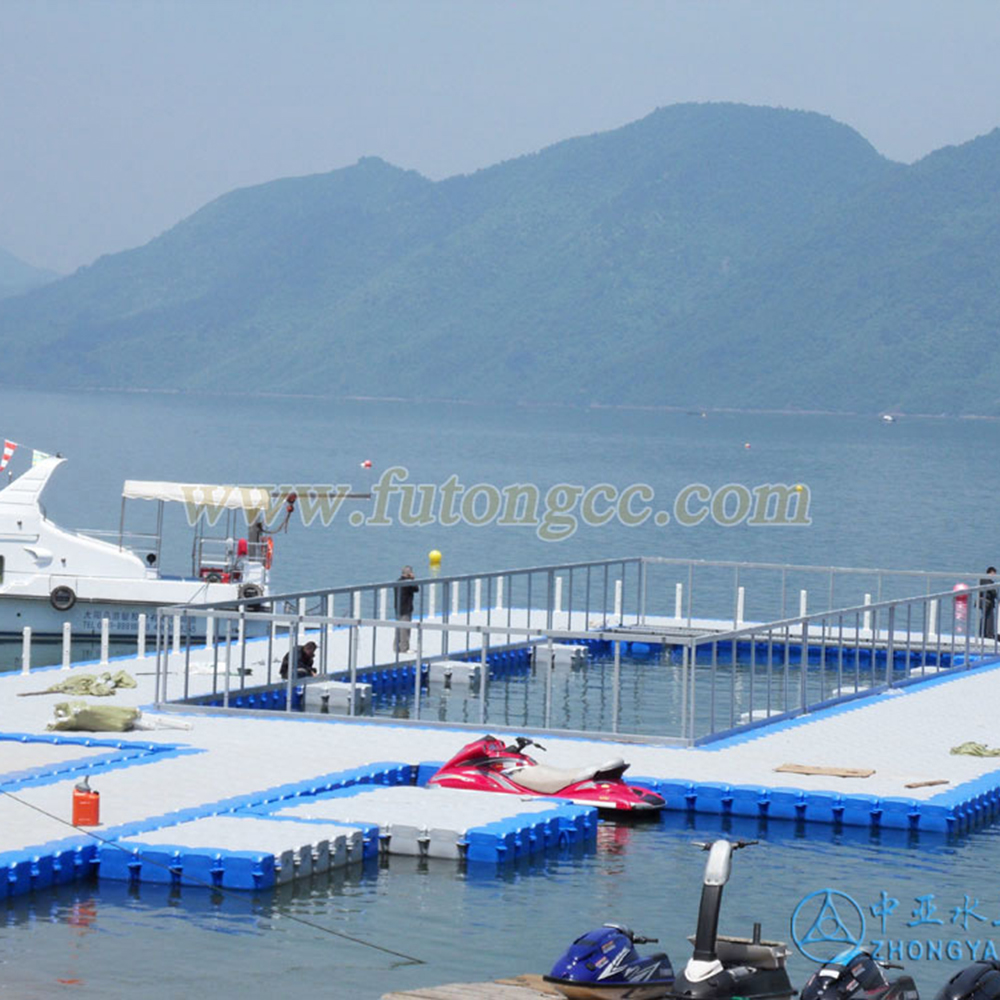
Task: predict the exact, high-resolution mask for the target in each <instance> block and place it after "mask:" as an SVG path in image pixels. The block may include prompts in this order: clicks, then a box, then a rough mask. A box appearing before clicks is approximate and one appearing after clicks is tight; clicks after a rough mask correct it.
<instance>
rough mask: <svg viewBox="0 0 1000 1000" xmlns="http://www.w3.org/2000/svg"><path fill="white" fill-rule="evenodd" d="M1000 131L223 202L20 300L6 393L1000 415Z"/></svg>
mask: <svg viewBox="0 0 1000 1000" xmlns="http://www.w3.org/2000/svg"><path fill="white" fill-rule="evenodd" d="M998 223H1000V131H994V132H993V133H991V134H990V135H987V136H983V137H981V138H980V139H977V140H974V141H973V142H971V143H967V144H965V145H963V146H960V147H951V148H948V149H943V150H939V151H937V152H936V153H933V154H931V155H930V156H928V157H926V158H925V159H923V160H921V161H920V162H918V163H916V164H913V165H912V166H904V165H901V164H897V163H893V162H890V161H888V160H886V159H884V158H883V157H881V156H880V155H879V154H878V153H877V152H876V151H875V150H874V149H873V148H872V146H871V145H870V144H869V143H868V142H866V141H865V140H864V139H863V138H862V137H861V136H860V135H858V134H857V133H856V132H854V131H853V130H852V129H850V128H848V127H847V126H845V125H842V124H839V123H837V122H835V121H833V120H832V119H830V118H826V117H824V116H821V115H818V114H814V113H810V112H799V111H785V110H779V109H773V108H760V107H747V106H743V105H730V104H709V105H674V106H671V107H667V108H662V109H660V110H658V111H656V112H654V113H653V114H651V115H649V116H647V117H646V118H644V119H642V120H640V121H638V122H634V123H632V124H630V125H627V126H625V127H623V128H620V129H616V130H614V131H611V132H605V133H598V134H595V135H590V136H584V137H580V138H577V139H569V140H566V141H564V142H560V143H557V144H556V145H554V146H550V147H549V148H547V149H544V150H542V151H541V152H539V153H536V154H533V155H530V156H524V157H520V158H518V159H515V160H511V161H508V162H505V163H501V164H497V165H496V166H493V167H490V168H487V169H485V170H481V171H478V172H476V173H474V174H471V175H466V176H459V177H453V178H449V179H447V180H444V181H439V182H432V181H430V180H427V179H426V178H423V177H421V176H420V175H418V174H416V173H414V172H413V171H406V170H401V169H399V168H397V167H393V166H391V165H389V164H387V163H385V162H383V161H381V160H379V159H377V158H366V159H362V160H361V161H359V162H358V163H357V164H356V165H354V166H352V167H348V168H345V169H342V170H335V171H332V172H330V173H327V174H321V175H316V176H312V177H303V178H288V179H283V180H278V181H273V182H271V183H268V184H264V185H260V186H258V187H253V188H247V189H242V190H238V191H233V192H230V193H229V194H227V195H225V196H223V197H221V198H219V199H217V200H215V201H213V202H212V203H210V204H208V205H206V206H205V207H204V208H202V209H201V210H199V211H198V212H196V213H195V214H194V215H192V216H190V217H189V218H187V219H185V220H184V221H182V222H180V223H179V224H178V225H176V226H175V227H174V228H173V229H171V230H169V231H168V232H166V233H164V234H163V235H162V236H160V237H158V238H157V239H155V240H153V241H151V242H150V243H148V244H147V245H146V246H144V247H140V248H138V249H136V250H131V251H127V252H125V253H119V254H115V255H113V256H108V257H103V258H101V259H100V260H99V261H97V262H96V263H94V264H93V265H92V266H90V267H87V268H83V269H81V270H80V271H78V272H77V273H76V274H74V275H72V276H70V277H68V278H64V279H62V280H60V281H56V282H54V283H52V284H50V285H47V286H45V287H42V288H40V289H37V290H36V291H34V292H31V293H30V294H28V295H22V296H20V297H18V298H15V299H10V300H7V301H4V302H0V339H2V341H3V343H4V350H5V355H6V357H7V364H6V365H5V373H4V376H3V377H4V380H5V381H8V382H9V381H11V380H16V381H18V382H20V383H22V384H31V383H32V382H33V381H36V380H40V379H44V380H45V381H46V384H47V385H49V386H53V385H62V386H73V387H84V386H116V385H117V386H121V387H131V386H133V385H135V386H139V387H162V388H188V389H212V388H217V387H218V386H219V384H220V379H223V378H224V377H225V376H224V374H223V373H225V372H228V371H232V370H233V366H234V364H235V365H238V364H239V363H240V362H245V363H247V364H248V366H249V367H247V368H245V369H244V370H250V371H253V370H259V369H257V368H256V367H255V365H254V363H255V362H259V361H261V360H264V359H266V360H267V364H266V365H265V366H264V370H263V373H262V376H261V378H260V380H259V383H258V384H256V385H254V386H250V387H248V388H250V389H251V390H253V389H259V390H261V391H285V392H310V393H317V392H318V393H328V394H330V395H368V396H408V397H425V398H426V397H437V398H452V399H455V398H460V399H481V400H509V401H517V400H521V399H531V400H538V399H552V400H559V399H564V400H568V401H572V402H584V403H586V402H595V403H640V404H643V405H656V404H661V405H669V406H698V407H702V406H711V405H725V406H740V407H747V408H766V409H769V408H793V409H795V408H798V409H830V410H861V411H868V412H876V411H879V410H885V409H899V410H911V411H920V412H979V413H1000V379H998V378H997V376H998V375H1000V372H998V371H997V367H998V365H1000V355H998V351H997V348H996V346H995V341H996V339H997V338H996V333H997V330H998V326H1000V304H998V301H997V292H996V289H997V288H1000V281H998V279H1000V273H998V270H1000V225H998Z"/></svg>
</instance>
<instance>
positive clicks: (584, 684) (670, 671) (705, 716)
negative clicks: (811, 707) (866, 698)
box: [373, 644, 902, 737]
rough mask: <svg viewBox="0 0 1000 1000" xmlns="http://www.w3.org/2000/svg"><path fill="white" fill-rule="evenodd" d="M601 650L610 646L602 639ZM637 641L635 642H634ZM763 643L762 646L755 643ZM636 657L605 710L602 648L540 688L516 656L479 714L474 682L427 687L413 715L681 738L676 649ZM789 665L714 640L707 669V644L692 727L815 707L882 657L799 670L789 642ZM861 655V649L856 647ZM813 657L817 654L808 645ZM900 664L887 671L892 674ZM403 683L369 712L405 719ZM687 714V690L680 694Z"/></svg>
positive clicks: (869, 673) (606, 672)
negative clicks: (515, 663)
mask: <svg viewBox="0 0 1000 1000" xmlns="http://www.w3.org/2000/svg"><path fill="white" fill-rule="evenodd" d="M604 645H607V646H610V644H604ZM637 645H638V644H637ZM758 645H763V644H758ZM642 649H643V652H642V653H641V654H639V655H637V654H636V653H634V652H633V654H632V655H623V656H621V659H620V664H619V668H618V669H619V681H618V690H619V697H618V705H617V717H616V715H615V709H616V706H615V697H614V691H615V661H614V657H613V655H612V654H611V653H610V652H609V651H608V650H607V649H604V650H602V651H601V652H599V654H598V655H596V656H591V657H590V658H589V659H588V660H586V661H585V662H584V663H583V664H582V665H579V666H570V665H569V664H568V663H560V664H557V666H556V667H555V669H554V671H553V677H552V683H551V707H550V709H549V712H548V714H547V713H546V706H547V704H548V703H549V685H548V680H547V676H546V671H545V669H544V668H539V667H538V666H536V665H534V664H531V663H529V662H526V663H525V664H524V665H523V666H520V667H516V668H514V669H512V670H510V671H509V672H504V673H503V674H502V675H501V676H497V677H494V676H493V675H492V674H491V679H490V683H489V684H488V685H487V690H486V705H485V711H482V710H481V705H480V693H479V688H478V686H476V685H473V686H472V687H471V688H470V686H469V685H468V684H465V683H462V682H456V683H455V684H454V685H453V686H452V687H451V689H450V690H449V689H446V688H445V687H444V686H443V685H441V684H439V683H435V684H432V685H430V686H429V687H428V686H426V685H425V687H424V690H423V691H422V693H421V699H420V711H419V717H420V718H421V719H423V720H426V721H438V722H462V723H472V724H479V723H480V722H482V724H484V725H487V726H490V725H492V726H511V727H515V728H516V727H533V728H549V727H551V728H555V729H570V730H580V731H584V732H605V733H611V732H617V733H623V734H629V735H635V736H656V737H663V736H676V737H680V736H682V735H683V732H684V729H683V726H684V697H685V685H684V672H685V671H684V668H683V667H682V665H681V650H680V649H679V648H678V647H673V648H671V647H666V648H665V647H659V646H657V647H652V648H647V647H642ZM789 652H790V656H789V660H790V662H789V663H787V664H786V663H785V662H784V652H783V647H780V646H779V645H774V646H773V647H772V649H771V650H770V653H771V661H770V663H769V662H768V658H767V650H766V648H765V649H764V650H763V651H761V650H759V649H758V650H755V651H754V653H753V655H752V656H751V652H750V650H749V648H741V649H739V650H737V655H736V657H735V659H734V657H733V656H732V653H731V651H730V649H729V646H728V645H726V644H720V645H719V647H718V650H717V654H716V664H715V666H714V667H713V665H712V663H711V660H712V651H711V647H710V646H708V645H704V646H701V647H699V651H698V653H699V655H698V662H697V664H696V669H695V685H696V690H695V693H694V714H695V732H696V734H697V735H699V736H701V735H705V734H707V733H711V732H718V731H720V730H725V729H729V728H731V727H733V726H736V725H739V724H741V723H747V722H749V721H751V719H753V720H759V719H761V718H766V717H768V716H769V715H776V714H778V713H781V712H784V711H787V710H790V709H794V708H798V707H799V706H800V705H801V704H802V699H803V697H805V699H806V701H807V703H810V704H815V703H816V702H819V701H822V700H823V699H827V698H833V697H836V696H838V695H848V694H853V693H855V692H857V691H862V690H865V689H866V688H868V687H870V686H871V685H872V683H873V676H874V682H875V683H882V682H883V680H884V676H885V657H884V654H883V655H882V656H876V664H875V671H874V675H873V670H872V666H871V663H870V658H867V659H861V660H860V662H859V660H858V658H856V656H855V650H854V649H853V648H851V649H845V650H844V655H843V657H840V656H839V655H838V652H837V650H835V649H827V650H826V654H825V657H824V659H823V662H822V664H821V663H820V662H819V657H818V655H817V656H816V657H810V661H811V662H810V663H809V664H807V666H806V668H805V670H804V673H803V666H802V664H801V662H800V650H799V647H798V646H794V645H793V646H791V647H790V650H789ZM864 652H866V653H867V651H864ZM817 653H818V650H817ZM901 666H902V662H901V661H900V663H898V664H897V670H898V672H897V676H902V669H901ZM412 684H413V681H412V680H411V681H410V682H409V683H408V684H406V685H405V686H401V687H400V688H399V690H397V691H395V692H392V693H387V694H385V695H382V696H381V697H376V698H375V699H374V701H373V713H374V714H375V715H381V716H389V717H394V718H415V717H416V716H417V710H416V699H415V697H414V694H413V689H412ZM688 699H689V701H688V710H689V711H690V693H688Z"/></svg>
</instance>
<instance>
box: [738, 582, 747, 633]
mask: <svg viewBox="0 0 1000 1000" xmlns="http://www.w3.org/2000/svg"><path fill="white" fill-rule="evenodd" d="M746 596H747V592H746V588H745V587H737V588H736V627H737V628H739V627H740V626H741V625H742V624H743V612H744V609H745V608H746Z"/></svg>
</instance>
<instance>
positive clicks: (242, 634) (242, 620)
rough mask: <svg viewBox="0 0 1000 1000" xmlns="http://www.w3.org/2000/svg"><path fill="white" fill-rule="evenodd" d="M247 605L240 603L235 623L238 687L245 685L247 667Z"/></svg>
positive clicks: (189, 646) (189, 645)
mask: <svg viewBox="0 0 1000 1000" xmlns="http://www.w3.org/2000/svg"><path fill="white" fill-rule="evenodd" d="M246 615H247V606H246V605H245V604H241V605H240V617H239V621H238V622H237V623H236V645H237V648H238V649H239V651H240V687H241V688H242V687H245V680H244V679H245V678H246V675H247V674H246V668H247V619H246ZM190 648H191V630H190V629H188V649H189V650H190Z"/></svg>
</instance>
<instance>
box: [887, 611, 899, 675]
mask: <svg viewBox="0 0 1000 1000" xmlns="http://www.w3.org/2000/svg"><path fill="white" fill-rule="evenodd" d="M888 612H889V613H888V616H887V617H888V619H889V638H888V641H887V643H886V647H885V682H886V684H888V685H889V687H892V684H893V674H894V673H895V670H896V663H895V656H896V605H895V604H890V605H889V608H888Z"/></svg>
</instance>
